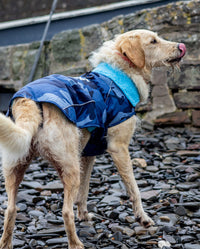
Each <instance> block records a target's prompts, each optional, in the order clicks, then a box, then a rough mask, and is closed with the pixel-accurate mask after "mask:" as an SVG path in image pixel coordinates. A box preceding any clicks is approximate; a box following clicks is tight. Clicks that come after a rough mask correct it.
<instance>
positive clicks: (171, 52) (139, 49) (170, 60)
mask: <svg viewBox="0 0 200 249" xmlns="http://www.w3.org/2000/svg"><path fill="white" fill-rule="evenodd" d="M115 44H116V49H117V50H118V52H119V55H121V57H122V58H123V59H124V60H127V61H129V63H130V64H131V63H132V65H133V66H135V67H136V68H140V69H142V68H144V67H146V68H149V69H151V68H153V67H161V66H173V65H175V64H178V63H179V62H180V60H181V59H182V58H183V56H184V55H185V53H186V47H185V45H184V44H183V43H176V42H171V41H167V40H164V39H162V38H160V37H159V36H158V35H157V34H156V33H154V32H152V31H148V30H135V31H130V32H127V33H124V34H121V35H119V36H118V37H117V38H116V41H115Z"/></svg>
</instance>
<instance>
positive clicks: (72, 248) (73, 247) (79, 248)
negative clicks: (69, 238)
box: [69, 242, 85, 249]
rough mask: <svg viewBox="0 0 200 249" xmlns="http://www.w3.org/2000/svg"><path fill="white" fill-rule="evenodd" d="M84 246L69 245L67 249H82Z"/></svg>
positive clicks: (79, 244) (81, 244) (79, 243)
mask: <svg viewBox="0 0 200 249" xmlns="http://www.w3.org/2000/svg"><path fill="white" fill-rule="evenodd" d="M84 248H85V247H84V245H83V243H81V242H78V243H77V244H71V245H69V249H84Z"/></svg>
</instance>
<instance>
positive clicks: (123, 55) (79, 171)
mask: <svg viewBox="0 0 200 249" xmlns="http://www.w3.org/2000/svg"><path fill="white" fill-rule="evenodd" d="M185 53H186V47H185V45H184V44H183V43H176V42H171V41H166V40H164V39H162V38H160V37H159V36H158V35H157V34H156V33H154V32H152V31H148V30H134V31H129V32H127V33H124V34H120V35H118V36H117V37H115V38H114V39H113V40H111V41H107V42H105V43H104V44H103V45H102V46H101V47H100V48H99V49H98V50H97V51H95V52H93V54H92V56H91V58H90V62H91V64H92V66H93V67H94V70H93V71H91V72H88V73H86V74H85V75H83V76H81V77H77V78H71V77H65V76H61V75H53V76H48V77H46V78H43V79H39V80H37V81H35V82H33V83H29V84H28V85H26V86H25V88H22V90H20V91H19V92H17V93H16V95H14V97H13V99H12V101H11V104H10V108H9V111H8V117H6V116H5V115H3V114H0V145H1V148H2V167H3V174H4V177H5V186H6V191H7V194H8V207H7V210H6V212H5V220H4V232H3V234H2V237H1V240H0V249H11V248H12V234H13V229H14V224H15V218H16V205H15V203H16V196H17V190H18V187H19V184H20V182H21V181H22V179H23V176H24V173H25V171H26V169H27V167H28V165H29V163H30V162H31V159H32V158H33V156H35V155H36V156H37V155H41V156H42V157H44V158H45V159H48V160H49V161H50V162H51V163H52V164H53V165H54V167H55V168H56V170H57V171H58V174H59V176H60V178H61V181H62V183H63V186H64V202H63V210H62V215H63V219H64V225H65V229H66V233H67V236H68V241H69V248H70V249H83V248H84V245H83V244H82V242H81V241H80V240H79V238H78V236H77V234H76V230H75V223H74V213H73V204H74V203H75V202H76V204H77V206H78V217H79V219H80V220H88V219H90V218H91V217H90V214H89V213H88V211H87V204H86V202H87V196H88V191H89V178H90V174H91V171H92V167H93V164H94V161H95V156H96V155H98V154H100V153H103V151H104V150H107V152H108V153H109V154H110V155H111V157H112V159H113V161H114V163H115V165H116V167H117V169H118V171H119V173H120V175H121V177H122V179H123V181H124V183H125V186H126V188H127V193H128V194H129V196H130V200H131V201H132V204H133V212H134V215H135V218H136V220H137V221H138V222H139V223H140V224H141V225H143V226H144V227H149V226H151V225H153V224H154V222H153V221H152V219H151V218H150V217H148V215H147V214H146V213H145V212H144V210H143V207H142V203H141V198H140V192H139V189H138V187H137V183H136V181H135V178H134V173H133V168H132V163H131V159H130V156H129V151H128V146H129V142H130V139H131V137H132V135H133V133H134V130H135V126H136V116H135V105H136V104H137V103H138V102H144V101H145V100H147V98H148V95H149V82H150V79H151V72H152V69H153V68H154V67H162V66H176V65H177V66H178V64H179V62H180V60H181V59H182V58H183V56H184V55H185ZM60 85H62V86H60ZM51 87H55V89H54V88H53V90H49V88H51ZM64 88H66V89H65V90H66V91H65V90H64ZM56 91H58V92H59V93H58V95H59V96H56V95H55V92H56ZM71 94H73V96H71ZM35 95H38V96H35ZM132 95H133V96H132ZM44 96H45V97H46V99H43V97H44ZM95 96H96V100H95ZM93 97H94V99H93ZM69 99H70V100H69ZM74 99H75V103H74V102H73V101H74ZM56 100H58V102H59V104H57V103H56V102H55V101H56ZM97 102H99V103H97ZM118 104H119V107H118ZM63 106H64V107H63ZM124 106H125V110H124V109H123V108H124ZM83 107H84V108H83ZM85 107H86V109H85ZM122 109H123V110H122ZM83 114H84V115H83ZM79 116H80V117H79ZM83 123H84V124H83ZM99 144H101V146H100V147H99ZM90 150H93V151H92V153H90ZM95 153H96V154H95Z"/></svg>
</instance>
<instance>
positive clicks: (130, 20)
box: [124, 10, 149, 32]
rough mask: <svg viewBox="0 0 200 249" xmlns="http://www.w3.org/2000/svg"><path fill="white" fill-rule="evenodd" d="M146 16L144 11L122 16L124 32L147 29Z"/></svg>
mask: <svg viewBox="0 0 200 249" xmlns="http://www.w3.org/2000/svg"><path fill="white" fill-rule="evenodd" d="M146 16H147V11H146V10H145V11H141V12H139V13H133V14H129V15H126V16H124V32H127V31H130V30H133V29H148V28H149V27H148V25H147V22H146Z"/></svg>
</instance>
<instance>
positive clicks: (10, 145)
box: [0, 100, 41, 160]
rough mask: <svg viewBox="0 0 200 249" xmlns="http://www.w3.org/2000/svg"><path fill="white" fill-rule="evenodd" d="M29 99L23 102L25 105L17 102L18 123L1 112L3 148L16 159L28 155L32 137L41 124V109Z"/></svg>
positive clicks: (0, 140) (1, 144)
mask: <svg viewBox="0 0 200 249" xmlns="http://www.w3.org/2000/svg"><path fill="white" fill-rule="evenodd" d="M21 101H22V100H18V102H21ZM29 101H30V100H27V103H23V104H25V105H18V106H17V104H16V106H17V108H15V109H16V110H15V112H16V123H15V122H13V121H12V120H11V119H10V118H8V117H6V116H5V115H3V114H1V113H0V146H1V149H2V151H3V152H6V153H7V155H8V154H10V156H11V157H14V158H16V160H17V159H21V158H23V157H24V156H26V155H27V153H28V152H29V150H30V146H31V141H32V138H33V136H34V135H35V134H36V131H37V130H38V127H39V125H40V120H41V118H40V116H41V115H40V110H38V107H37V106H36V104H35V103H34V102H33V101H31V102H32V103H29ZM18 102H17V103H18ZM24 102H25V101H24ZM19 109H20V110H21V111H20V110H19ZM22 109H23V110H22ZM24 109H26V111H25V110H24ZM33 109H35V110H33Z"/></svg>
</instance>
